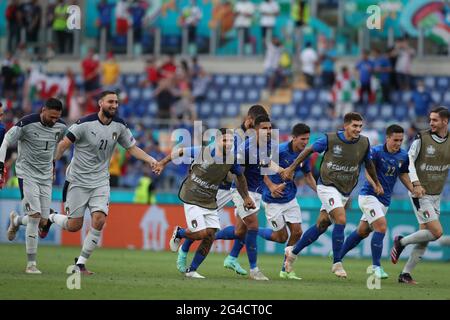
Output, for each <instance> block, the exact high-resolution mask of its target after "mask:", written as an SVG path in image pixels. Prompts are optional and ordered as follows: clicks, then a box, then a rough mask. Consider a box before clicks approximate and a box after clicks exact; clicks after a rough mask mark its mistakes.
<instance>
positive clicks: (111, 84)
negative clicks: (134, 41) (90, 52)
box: [101, 52, 120, 90]
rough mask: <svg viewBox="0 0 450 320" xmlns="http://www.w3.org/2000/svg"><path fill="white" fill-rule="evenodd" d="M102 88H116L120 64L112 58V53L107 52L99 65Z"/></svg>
mask: <svg viewBox="0 0 450 320" xmlns="http://www.w3.org/2000/svg"><path fill="white" fill-rule="evenodd" d="M101 69H102V84H103V87H104V88H103V90H117V89H118V87H119V80H120V66H119V64H118V63H117V61H116V59H115V58H114V54H113V53H112V52H109V53H108V55H107V58H106V61H105V62H103V63H102V65H101Z"/></svg>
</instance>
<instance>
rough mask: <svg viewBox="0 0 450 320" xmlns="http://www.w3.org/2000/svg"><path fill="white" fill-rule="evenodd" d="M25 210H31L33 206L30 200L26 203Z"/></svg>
mask: <svg viewBox="0 0 450 320" xmlns="http://www.w3.org/2000/svg"><path fill="white" fill-rule="evenodd" d="M25 210H26V211H28V212H30V211H31V206H30V204H29V203H28V202H27V203H26V204H25Z"/></svg>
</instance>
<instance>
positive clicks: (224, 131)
mask: <svg viewBox="0 0 450 320" xmlns="http://www.w3.org/2000/svg"><path fill="white" fill-rule="evenodd" d="M219 134H221V135H225V134H233V129H230V128H220V129H219V130H217V132H216V135H219Z"/></svg>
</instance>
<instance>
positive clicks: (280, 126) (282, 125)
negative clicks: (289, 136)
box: [276, 119, 290, 132]
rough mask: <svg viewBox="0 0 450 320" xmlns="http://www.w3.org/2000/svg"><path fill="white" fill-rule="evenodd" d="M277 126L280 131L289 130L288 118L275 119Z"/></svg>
mask: <svg viewBox="0 0 450 320" xmlns="http://www.w3.org/2000/svg"><path fill="white" fill-rule="evenodd" d="M276 125H277V128H278V129H280V131H281V132H289V130H290V128H289V120H287V119H280V120H278V121H276Z"/></svg>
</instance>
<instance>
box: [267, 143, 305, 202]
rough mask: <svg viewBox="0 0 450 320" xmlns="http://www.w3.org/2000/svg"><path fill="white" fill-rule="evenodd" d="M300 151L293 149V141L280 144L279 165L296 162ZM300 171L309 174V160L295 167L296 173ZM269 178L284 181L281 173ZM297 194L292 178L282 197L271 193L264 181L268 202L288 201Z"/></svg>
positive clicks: (288, 164)
mask: <svg viewBox="0 0 450 320" xmlns="http://www.w3.org/2000/svg"><path fill="white" fill-rule="evenodd" d="M299 154H300V152H295V151H294V150H293V149H292V141H291V142H285V143H282V144H280V149H279V160H280V163H279V166H280V167H282V168H287V167H289V166H290V165H291V164H292V163H294V161H295V159H297V157H298V155H299ZM300 171H302V172H303V173H304V174H307V173H309V172H310V171H311V169H310V164H309V160H308V159H307V160H305V161H303V162H302V163H301V164H300V165H299V166H298V167H297V168H295V174H298V173H299V172H300ZM268 177H269V179H270V180H271V181H272V182H273V183H276V184H281V183H283V179H281V176H280V175H279V174H273V175H270V176H268ZM296 194H297V186H296V185H295V182H294V181H292V180H289V181H286V186H285V188H284V193H283V196H282V197H280V198H274V197H272V195H271V194H270V190H269V188H268V187H267V185H266V184H265V183H263V197H262V199H263V201H264V202H267V203H287V202H289V201H291V200H292V199H294V198H295V196H296Z"/></svg>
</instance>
